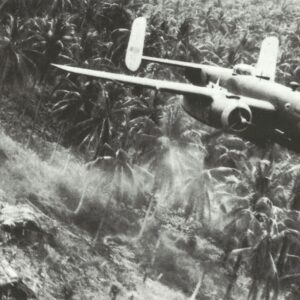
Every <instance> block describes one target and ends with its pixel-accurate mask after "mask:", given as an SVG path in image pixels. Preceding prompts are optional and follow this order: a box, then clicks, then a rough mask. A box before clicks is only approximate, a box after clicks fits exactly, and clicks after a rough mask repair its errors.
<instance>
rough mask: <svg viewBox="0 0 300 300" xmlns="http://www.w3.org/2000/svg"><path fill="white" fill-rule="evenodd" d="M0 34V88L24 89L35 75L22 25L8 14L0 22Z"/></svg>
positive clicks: (34, 66)
mask: <svg viewBox="0 0 300 300" xmlns="http://www.w3.org/2000/svg"><path fill="white" fill-rule="evenodd" d="M1 32H2V36H1V39H0V54H1V59H0V67H1V70H2V71H1V76H0V88H1V90H2V89H3V88H4V87H7V88H9V87H16V88H17V87H24V86H26V85H28V84H29V83H30V81H31V80H33V81H34V76H35V75H36V64H35V63H34V61H33V60H32V53H33V51H32V50H31V49H30V45H29V44H28V39H27V38H26V30H25V28H24V24H23V23H22V21H21V20H20V19H19V18H17V17H13V16H12V15H9V14H8V15H6V16H5V17H3V18H2V20H1Z"/></svg>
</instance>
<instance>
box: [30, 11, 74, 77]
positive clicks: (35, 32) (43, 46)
mask: <svg viewBox="0 0 300 300" xmlns="http://www.w3.org/2000/svg"><path fill="white" fill-rule="evenodd" d="M26 26H27V30H28V35H29V37H28V39H30V40H31V43H32V47H33V50H34V53H35V56H36V58H35V59H36V62H37V65H38V67H39V70H40V74H41V76H40V80H41V81H42V80H43V79H44V78H45V76H46V74H47V72H48V71H49V68H50V64H51V63H55V62H59V60H62V61H64V62H72V61H73V52H72V50H74V49H75V48H78V47H79V44H78V41H77V38H76V36H75V26H74V24H72V23H70V22H69V20H68V19H65V18H64V17H63V16H61V17H59V18H57V19H51V18H49V17H43V18H34V19H30V20H29V21H28V22H27V24H26Z"/></svg>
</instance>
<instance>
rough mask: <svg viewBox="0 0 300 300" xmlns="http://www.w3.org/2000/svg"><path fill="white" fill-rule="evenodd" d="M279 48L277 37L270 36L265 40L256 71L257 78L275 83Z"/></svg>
mask: <svg viewBox="0 0 300 300" xmlns="http://www.w3.org/2000/svg"><path fill="white" fill-rule="evenodd" d="M278 48H279V41H278V38H277V37H274V36H270V37H267V38H265V39H264V40H263V42H262V45H261V49H260V53H259V58H258V62H257V65H256V70H255V75H256V76H257V77H261V78H264V79H268V80H271V81H274V79H275V74H276V64H277V55H278Z"/></svg>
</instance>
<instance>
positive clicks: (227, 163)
mask: <svg viewBox="0 0 300 300" xmlns="http://www.w3.org/2000/svg"><path fill="white" fill-rule="evenodd" d="M140 15H146V16H147V18H148V35H147V38H146V47H145V54H147V55H151V56H158V57H166V58H172V59H179V60H186V61H195V62H199V63H203V62H209V63H215V64H218V65H223V66H233V65H234V64H236V63H240V62H244V63H249V64H253V63H255V62H256V59H257V55H258V51H259V48H260V43H261V41H262V39H263V38H264V37H265V36H266V35H276V36H278V37H279V39H280V44H281V53H280V57H279V62H278V74H277V75H278V76H277V80H279V81H280V82H282V83H287V82H289V81H291V80H297V79H300V78H299V76H300V74H299V69H298V65H299V57H300V36H299V34H300V23H299V17H300V6H299V4H297V3H296V1H294V2H293V1H288V0H287V1H284V0H277V1H260V0H247V1H242V0H240V1H230V0H218V1H213V0H205V1H204V0H202V1H199V0H196V1H194V0H169V1H168V0H160V1H155V0H149V1H139V0H122V1H109V0H107V1H97V0H83V1H80V0H57V1H46V0H36V1H35V0H26V1H22V0H10V1H7V0H6V1H5V0H3V1H1V3H0V19H1V21H0V28H1V37H0V70H1V76H0V88H1V92H2V98H3V99H4V100H3V99H2V100H1V101H2V103H7V102H13V103H14V105H15V107H16V110H17V111H18V113H19V115H18V116H17V117H16V116H13V117H12V118H9V120H8V119H7V118H6V116H3V118H4V119H5V120H6V121H7V124H8V126H7V127H12V125H11V124H14V125H16V118H17V119H19V120H20V121H21V122H23V121H24V122H25V120H28V119H29V120H30V126H31V130H30V131H26V132H22V135H23V136H24V134H26V143H27V146H29V147H30V146H32V143H33V137H34V136H35V135H36V134H38V135H39V136H43V137H44V138H46V139H48V140H49V139H50V140H52V141H56V143H57V144H56V147H55V149H54V151H53V153H52V155H51V157H50V158H49V161H50V163H52V162H55V156H56V155H58V153H57V148H58V147H59V146H58V144H62V145H64V146H65V147H69V148H70V149H72V150H74V151H77V153H78V152H79V153H80V156H81V157H84V159H85V161H86V162H87V164H86V167H85V170H84V172H85V176H84V182H83V186H82V189H81V190H79V189H78V188H77V187H74V186H71V184H70V183H72V182H71V181H70V182H67V180H66V179H62V183H61V185H60V186H59V189H60V193H61V195H62V198H63V195H64V196H65V197H64V198H66V199H67V200H66V201H65V203H64V204H66V206H67V207H68V209H69V210H72V213H71V221H73V222H75V223H76V224H77V225H80V226H81V227H83V228H85V229H87V230H88V231H89V232H90V233H91V234H93V237H94V238H93V242H94V243H93V246H94V247H95V248H97V247H100V246H99V244H101V243H102V241H103V240H104V239H105V237H106V236H107V235H122V239H126V243H128V244H130V247H132V248H133V249H134V252H135V255H136V257H137V258H138V259H139V262H140V268H141V270H142V271H143V272H144V276H145V277H144V279H145V280H147V278H149V277H150V278H152V279H157V280H160V281H162V282H164V283H165V284H167V285H168V286H170V287H172V288H174V289H178V290H181V291H182V292H183V293H185V294H186V295H192V297H191V298H190V299H221V298H223V299H241V298H239V295H240V297H242V298H243V297H247V296H246V295H247V294H248V299H253V300H254V299H279V298H280V297H283V298H284V299H299V297H300V285H299V274H300V273H299V272H300V257H299V255H298V253H299V250H300V223H299V222H300V221H299V220H300V212H299V210H300V158H299V157H298V156H297V155H295V154H294V153H290V152H288V151H287V150H285V149H282V148H280V147H279V146H277V145H275V146H272V145H270V146H269V147H268V148H266V149H260V148H257V147H256V146H255V145H252V144H250V143H248V142H245V141H243V140H242V139H240V138H237V137H234V136H230V135H223V134H222V133H221V132H215V131H213V130H212V129H210V128H207V127H205V126H203V125H201V124H199V123H198V122H195V121H194V120H192V119H191V118H190V117H188V116H187V115H186V114H185V113H184V112H182V110H181V108H180V105H179V102H178V97H170V95H167V94H156V93H154V92H151V91H148V90H142V89H139V88H129V87H126V86H123V85H120V84H117V83H111V82H104V81H98V80H93V79H90V78H85V77H82V76H74V75H70V74H64V73H62V72H60V71H59V70H56V69H55V68H53V67H52V66H51V63H65V64H73V65H76V66H83V67H88V68H94V69H101V70H109V71H113V72H122V73H128V70H126V67H125V65H124V54H125V50H126V46H127V41H128V37H129V29H130V26H131V23H132V20H133V19H134V18H135V17H137V16H140ZM139 75H140V76H147V77H152V78H168V79H172V80H177V81H184V80H185V77H184V73H183V71H182V70H179V69H176V68H174V69H172V68H169V69H167V68H165V67H164V66H160V65H157V64H148V65H143V66H142V68H141V69H140V71H139ZM10 105H11V104H10ZM16 126H17V125H16ZM11 130H12V129H8V132H10V131H11ZM45 133H47V134H45ZM23 141H24V138H23ZM68 163H69V162H68V161H67V162H66V166H65V170H66V169H67V168H68ZM65 170H64V171H65ZM66 195H67V196H66ZM75 201H77V202H75ZM214 273H217V274H218V275H216V274H214ZM218 276H221V277H218ZM199 278H200V279H199ZM198 279H199V282H198ZM197 282H198V285H197ZM195 287H196V289H195ZM193 291H194V293H193ZM245 291H246V292H245ZM243 293H246V294H243ZM197 295H198V296H197ZM241 295H243V296H241ZM113 297H115V296H112V299H113ZM197 297H198V298H197ZM65 299H71V298H65ZM174 299H175V298H174Z"/></svg>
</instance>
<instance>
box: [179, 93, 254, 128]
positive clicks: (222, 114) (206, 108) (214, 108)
mask: <svg viewBox="0 0 300 300" xmlns="http://www.w3.org/2000/svg"><path fill="white" fill-rule="evenodd" d="M212 99H213V101H211V102H210V99H207V98H206V96H203V97H201V96H186V97H184V98H183V103H182V106H183V108H184V110H185V111H186V112H187V113H188V114H189V115H191V116H192V117H194V118H195V119H197V120H199V121H200V122H202V123H205V124H207V125H209V126H212V127H215V128H224V129H226V130H228V131H232V132H243V131H245V130H246V129H247V128H248V127H249V126H250V125H251V122H252V112H251V109H250V107H249V106H248V105H247V104H245V103H243V102H242V101H241V100H240V97H238V96H235V95H227V94H226V92H224V91H221V90H217V89H216V90H215V92H214V93H212ZM209 102H210V103H209Z"/></svg>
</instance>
